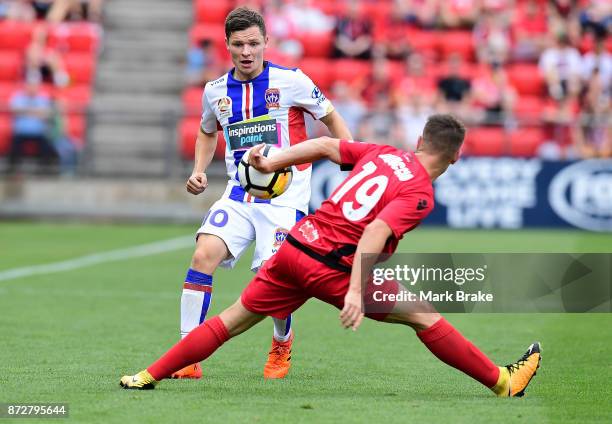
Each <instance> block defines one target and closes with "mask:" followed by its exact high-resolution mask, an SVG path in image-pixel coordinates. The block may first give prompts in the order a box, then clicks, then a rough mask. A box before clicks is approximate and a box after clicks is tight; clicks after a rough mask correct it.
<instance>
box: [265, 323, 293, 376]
mask: <svg viewBox="0 0 612 424" xmlns="http://www.w3.org/2000/svg"><path fill="white" fill-rule="evenodd" d="M292 343H293V329H292V330H291V337H290V338H289V340H287V341H286V342H278V341H276V340H275V339H274V337H272V348H271V349H270V353H269V354H268V362H266V365H265V366H264V378H285V376H286V375H287V373H288V372H289V368H291V345H292Z"/></svg>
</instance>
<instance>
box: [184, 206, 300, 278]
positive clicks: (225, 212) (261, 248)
mask: <svg viewBox="0 0 612 424" xmlns="http://www.w3.org/2000/svg"><path fill="white" fill-rule="evenodd" d="M303 216H304V214H303V213H302V212H301V211H298V210H297V209H293V208H290V207H287V206H278V205H271V204H268V203H247V202H237V201H235V200H231V199H228V198H227V197H224V198H221V199H219V200H217V201H216V202H215V203H214V204H213V205H212V207H211V208H210V210H209V211H208V213H207V214H206V216H205V217H204V220H203V221H202V226H201V227H200V229H199V230H198V232H197V235H200V234H213V235H215V236H217V237H219V238H220V239H221V240H223V241H224V242H225V245H226V246H227V248H228V250H229V252H230V254H231V256H232V257H231V258H228V259H226V260H224V261H223V262H221V264H220V265H221V266H223V267H225V268H233V267H234V265H236V262H238V259H240V256H242V254H243V253H244V251H245V250H246V249H247V248H248V247H249V246H250V245H251V242H253V241H255V253H254V254H253V261H252V262H251V269H252V270H253V271H256V270H257V269H258V268H259V267H260V266H261V264H262V262H263V261H266V260H268V259H270V257H271V256H272V255H273V254H275V253H276V252H277V251H278V248H279V247H280V245H281V244H282V243H283V241H285V238H286V237H287V233H288V232H289V230H290V229H291V228H292V227H293V226H294V225H295V223H296V222H297V221H299V220H300V219H301V218H302V217H303ZM196 237H197V236H196Z"/></svg>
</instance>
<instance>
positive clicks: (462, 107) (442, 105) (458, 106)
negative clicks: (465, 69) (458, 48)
mask: <svg viewBox="0 0 612 424" xmlns="http://www.w3.org/2000/svg"><path fill="white" fill-rule="evenodd" d="M462 65H463V59H462V58H461V55H459V54H453V55H451V56H450V57H449V59H448V73H447V75H446V76H444V77H442V78H440V79H439V80H438V103H437V109H438V110H439V111H440V112H442V113H453V114H455V115H457V116H458V117H460V118H462V119H464V120H466V121H473V118H474V117H473V116H472V115H471V113H470V112H471V110H470V106H469V105H470V102H471V94H472V92H471V90H472V84H471V82H470V80H469V79H468V78H466V77H464V76H462V75H461V71H462Z"/></svg>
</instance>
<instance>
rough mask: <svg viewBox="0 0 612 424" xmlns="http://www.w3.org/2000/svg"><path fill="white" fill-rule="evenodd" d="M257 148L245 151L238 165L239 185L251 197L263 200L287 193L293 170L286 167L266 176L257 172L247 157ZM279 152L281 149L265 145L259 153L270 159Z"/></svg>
mask: <svg viewBox="0 0 612 424" xmlns="http://www.w3.org/2000/svg"><path fill="white" fill-rule="evenodd" d="M257 147H258V146H255V147H251V148H250V149H249V150H247V151H246V152H245V153H244V156H242V159H241V160H240V163H239V164H238V178H239V180H240V185H241V186H242V188H243V189H244V190H245V191H246V192H247V193H249V194H251V195H252V196H255V197H258V198H260V199H265V200H268V199H273V198H275V197H278V196H280V195H281V194H283V193H284V192H285V191H287V189H288V188H289V186H290V185H291V180H292V179H293V170H292V169H291V167H288V168H284V169H279V170H278V171H276V172H270V173H268V174H264V173H262V172H259V171H258V170H256V169H255V168H253V167H252V166H251V165H249V155H250V153H251V151H252V150H253V149H254V148H257ZM280 151H281V149H279V148H278V147H274V146H272V145H267V146H266V147H264V149H263V150H262V152H261V153H262V154H263V155H264V156H265V157H271V156H272V155H274V154H276V153H278V152H280Z"/></svg>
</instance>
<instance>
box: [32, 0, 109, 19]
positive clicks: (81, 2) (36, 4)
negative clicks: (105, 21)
mask: <svg viewBox="0 0 612 424" xmlns="http://www.w3.org/2000/svg"><path fill="white" fill-rule="evenodd" d="M30 3H31V4H32V7H33V8H34V10H35V12H36V18H37V19H41V20H42V19H46V20H47V21H49V22H53V23H58V22H63V21H66V20H76V21H82V20H88V21H92V22H99V21H100V20H101V18H102V3H103V0H32V1H30Z"/></svg>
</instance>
